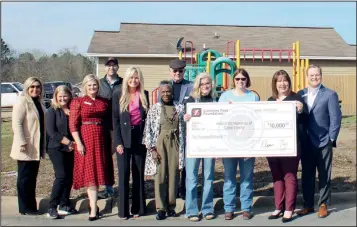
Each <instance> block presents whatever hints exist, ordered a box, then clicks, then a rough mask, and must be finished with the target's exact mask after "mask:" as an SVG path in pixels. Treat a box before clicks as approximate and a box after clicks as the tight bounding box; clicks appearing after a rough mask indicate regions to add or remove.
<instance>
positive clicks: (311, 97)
mask: <svg viewBox="0 0 357 227" xmlns="http://www.w3.org/2000/svg"><path fill="white" fill-rule="evenodd" d="M320 87H321V84H320V85H319V86H318V87H316V88H312V87H308V89H307V107H308V108H309V111H310V110H311V108H312V105H313V104H314V101H315V98H316V96H317V93H318V92H319V90H320Z"/></svg>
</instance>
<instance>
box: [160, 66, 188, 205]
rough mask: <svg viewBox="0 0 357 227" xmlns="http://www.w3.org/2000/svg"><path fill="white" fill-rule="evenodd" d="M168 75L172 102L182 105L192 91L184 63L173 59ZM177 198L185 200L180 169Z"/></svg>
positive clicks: (184, 188) (183, 171)
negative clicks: (185, 77) (172, 97)
mask: <svg viewBox="0 0 357 227" xmlns="http://www.w3.org/2000/svg"><path fill="white" fill-rule="evenodd" d="M169 67H170V69H169V74H170V76H171V78H172V80H171V81H172V87H173V95H174V101H177V102H179V103H180V104H182V103H183V101H184V100H185V99H188V97H189V96H190V93H191V91H192V89H193V83H192V82H191V81H189V80H185V79H184V78H183V76H184V75H185V67H186V62H185V61H183V60H180V59H174V60H172V61H171V62H170V65H169ZM157 95H158V96H157V97H158V99H157V100H158V102H160V101H161V100H160V97H161V96H160V93H159V92H158V93H157ZM177 197H181V199H183V200H185V198H186V170H185V168H183V169H182V172H181V179H180V188H179V190H178V195H177Z"/></svg>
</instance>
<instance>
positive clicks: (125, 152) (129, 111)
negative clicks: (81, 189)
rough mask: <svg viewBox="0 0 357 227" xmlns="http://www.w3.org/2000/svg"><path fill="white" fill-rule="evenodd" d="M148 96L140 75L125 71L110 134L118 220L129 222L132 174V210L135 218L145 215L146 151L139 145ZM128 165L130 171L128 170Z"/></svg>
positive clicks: (116, 95) (136, 70)
mask: <svg viewBox="0 0 357 227" xmlns="http://www.w3.org/2000/svg"><path fill="white" fill-rule="evenodd" d="M148 110H149V93H148V92H147V91H146V90H144V78H143V74H142V72H141V70H140V68H138V67H130V68H128V69H127V70H126V74H125V76H124V79H123V85H122V87H118V89H116V90H115V92H114V94H113V132H114V145H115V147H116V151H117V153H116V156H117V164H118V178H119V182H118V185H119V186H118V187H119V198H120V199H119V200H118V208H119V212H118V216H119V217H120V218H121V219H124V220H125V219H128V218H129V217H130V213H129V187H130V186H129V178H130V171H131V174H132V181H133V186H132V195H133V196H132V206H131V214H132V215H133V216H134V218H136V217H139V216H142V215H145V214H146V201H145V187H144V168H145V158H146V149H145V146H144V145H143V144H142V143H141V141H142V137H143V131H144V127H145V120H146V115H147V111H148ZM130 162H131V163H132V164H131V168H130Z"/></svg>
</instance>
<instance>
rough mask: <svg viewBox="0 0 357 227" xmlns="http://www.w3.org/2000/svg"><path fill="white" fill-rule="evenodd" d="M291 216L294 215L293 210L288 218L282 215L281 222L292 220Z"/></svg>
mask: <svg viewBox="0 0 357 227" xmlns="http://www.w3.org/2000/svg"><path fill="white" fill-rule="evenodd" d="M293 216H294V211H293V212H292V213H291V217H290V218H285V217H283V218H282V219H281V221H282V222H283V223H286V222H289V221H292V220H293Z"/></svg>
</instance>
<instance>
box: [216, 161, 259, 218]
mask: <svg viewBox="0 0 357 227" xmlns="http://www.w3.org/2000/svg"><path fill="white" fill-rule="evenodd" d="M254 161H255V158H248V159H245V158H223V166H224V185H223V202H224V210H225V212H234V211H235V210H236V187H237V179H236V175H237V165H238V163H239V172H240V202H241V209H242V211H248V212H251V210H252V203H253V175H254Z"/></svg>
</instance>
